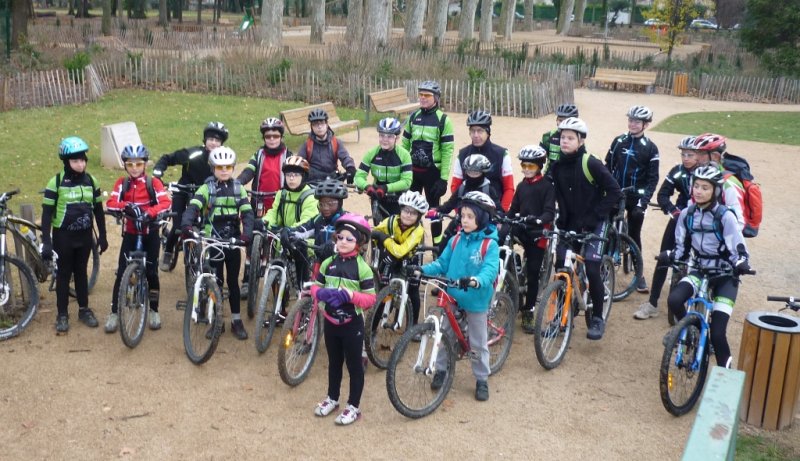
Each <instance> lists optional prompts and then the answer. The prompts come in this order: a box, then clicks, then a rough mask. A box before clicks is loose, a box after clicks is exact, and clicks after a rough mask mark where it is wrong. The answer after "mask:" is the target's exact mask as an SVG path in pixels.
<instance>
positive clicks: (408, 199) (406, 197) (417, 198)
mask: <svg viewBox="0 0 800 461" xmlns="http://www.w3.org/2000/svg"><path fill="white" fill-rule="evenodd" d="M397 203H398V204H400V206H401V207H404V206H410V207H411V208H413V209H415V210H417V211H418V212H419V214H420V216H421V215H424V214H425V213H427V212H428V208H430V207H429V205H428V201H427V200H425V197H424V196H423V195H422V194H420V193H419V192H417V191H413V190H407V191H405V192H403V193H402V195H400V198H398V199H397Z"/></svg>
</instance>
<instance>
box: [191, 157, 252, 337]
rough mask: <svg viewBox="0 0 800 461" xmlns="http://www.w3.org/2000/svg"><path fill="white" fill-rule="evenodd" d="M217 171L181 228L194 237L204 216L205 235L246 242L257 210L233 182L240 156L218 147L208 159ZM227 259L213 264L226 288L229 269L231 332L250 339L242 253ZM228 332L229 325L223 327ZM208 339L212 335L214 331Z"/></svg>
mask: <svg viewBox="0 0 800 461" xmlns="http://www.w3.org/2000/svg"><path fill="white" fill-rule="evenodd" d="M208 162H209V163H210V164H211V166H212V167H213V168H214V176H213V177H211V178H208V179H206V181H205V183H204V184H203V185H202V186H200V188H199V189H197V192H196V193H195V195H194V197H193V198H192V200H191V201H190V202H189V206H188V207H187V208H186V212H185V213H184V214H183V221H182V222H181V229H183V234H184V236H185V237H187V238H189V237H191V235H192V225H193V224H194V222H195V219H196V218H197V216H203V223H204V231H205V232H204V233H205V235H206V236H211V237H214V238H219V239H232V238H235V239H239V240H241V241H243V242H244V243H248V242H249V241H250V237H251V236H252V235H253V221H254V219H253V208H252V206H251V205H250V201H249V200H248V199H247V191H245V190H244V187H242V184H241V183H240V182H239V181H237V180H235V179H233V167H234V165H235V164H236V153H235V152H234V151H233V149H231V148H229V147H224V146H222V147H217V148H216V149H214V150H212V151H211V153H210V154H209V156H208ZM222 253H223V256H224V260H223V259H222V258H219V259H218V260H216V261H213V262H212V263H211V265H212V267H213V268H214V271H215V272H216V275H217V284H218V285H219V286H220V288H221V287H222V284H223V282H224V281H225V275H226V274H225V272H223V271H226V269H227V271H226V272H227V278H228V293H229V296H228V302H230V304H231V330H232V332H233V334H234V336H236V337H237V338H238V339H241V340H245V339H247V331H245V329H244V324H243V323H242V317H241V315H240V310H239V308H240V303H241V298H240V296H239V267H240V265H241V263H242V254H241V252H240V250H239V249H238V248H228V249H225V250H222ZM222 331H225V325H223V326H222ZM206 334H207V336H209V337H210V336H211V334H212V329H209V330H208V333H206Z"/></svg>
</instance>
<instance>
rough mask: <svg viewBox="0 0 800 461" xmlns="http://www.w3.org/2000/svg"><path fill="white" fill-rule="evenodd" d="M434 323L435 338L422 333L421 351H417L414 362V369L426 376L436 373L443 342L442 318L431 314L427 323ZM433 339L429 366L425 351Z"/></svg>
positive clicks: (426, 319) (427, 318) (426, 320)
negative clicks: (437, 359) (437, 358)
mask: <svg viewBox="0 0 800 461" xmlns="http://www.w3.org/2000/svg"><path fill="white" fill-rule="evenodd" d="M428 322H430V323H432V324H433V338H431V337H430V336H429V335H422V337H421V338H420V346H419V351H418V352H417V360H416V362H414V371H415V372H416V373H423V374H424V375H425V376H428V377H432V376H433V375H434V373H436V371H437V370H436V357H437V356H438V355H439V349H440V347H439V346H440V345H441V343H442V328H441V327H442V324H441V319H440V318H439V317H436V316H435V315H429V316H427V317H426V318H425V323H428ZM431 340H432V341H433V345H432V346H431V347H432V348H433V349H431V356H430V358H429V359H428V364H427V366H426V365H425V363H424V361H425V351H426V350H427V348H428V341H431Z"/></svg>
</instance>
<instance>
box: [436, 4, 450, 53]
mask: <svg viewBox="0 0 800 461" xmlns="http://www.w3.org/2000/svg"><path fill="white" fill-rule="evenodd" d="M449 3H450V2H449V1H448V0H439V1H438V2H437V3H436V10H434V11H433V46H434V48H438V47H440V46H441V45H442V44H443V43H444V33H445V32H446V31H447V6H448V4H449Z"/></svg>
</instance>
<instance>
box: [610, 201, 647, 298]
mask: <svg viewBox="0 0 800 461" xmlns="http://www.w3.org/2000/svg"><path fill="white" fill-rule="evenodd" d="M630 192H637V193H641V192H643V191H640V190H636V188H635V187H634V186H630V187H625V188H623V189H622V195H621V196H620V199H619V204H618V207H617V214H616V215H614V218H613V220H612V224H611V225H610V226H608V227H609V229H608V245H607V246H606V254H607V255H608V256H610V257H611V259H612V261H613V262H614V271H615V276H616V277H615V279H614V281H615V284H614V301H622V300H623V299H625V298H627V297H628V296H630V295H631V293H633V292H634V291H636V286H637V284H638V283H639V280H640V279H641V278H642V277H644V276H643V275H642V272H643V270H644V260H643V258H642V251H641V249H640V248H639V246H638V245H636V242H634V241H633V238H631V236H630V235H628V220H627V219H625V203H626V201H627V197H628V193H630Z"/></svg>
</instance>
